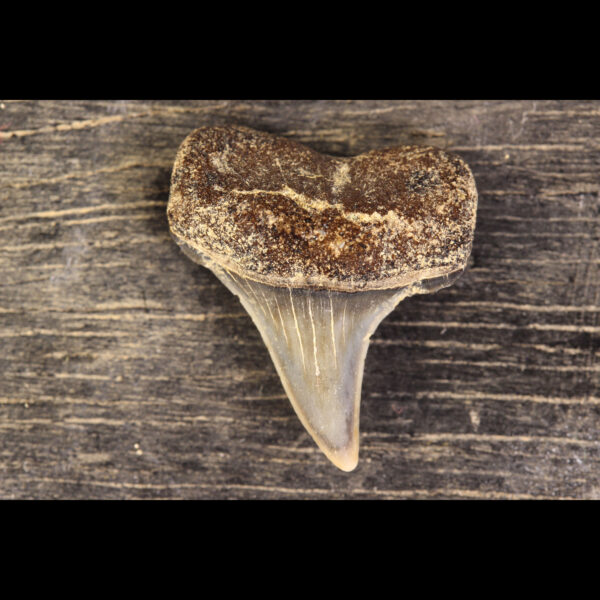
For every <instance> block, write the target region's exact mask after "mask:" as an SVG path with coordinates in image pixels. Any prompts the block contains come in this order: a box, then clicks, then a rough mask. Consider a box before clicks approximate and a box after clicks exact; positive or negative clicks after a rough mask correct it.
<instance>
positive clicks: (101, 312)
mask: <svg viewBox="0 0 600 600" xmlns="http://www.w3.org/2000/svg"><path fill="white" fill-rule="evenodd" d="M221 123H235V124H243V125H247V126H250V127H254V128H256V129H262V130H266V131H270V132H273V133H278V134H281V135H285V136H289V137H291V138H293V139H296V140H299V141H301V142H304V143H306V144H308V145H310V146H311V147H313V148H315V149H317V150H319V151H322V152H328V153H332V154H341V155H352V154H357V153H360V152H363V151H366V150H370V149H372V148H380V147H384V146H390V145H399V144H405V143H422V144H433V145H437V146H439V147H441V148H444V149H448V150H452V151H454V152H457V153H459V154H460V155H461V156H462V157H463V158H464V159H465V160H466V161H467V163H468V164H469V165H470V166H471V168H472V170H473V173H474V175H475V178H476V181H477V185H478V189H479V210H478V224H477V231H476V236H475V244H474V248H473V256H472V265H471V268H470V269H469V271H468V272H467V273H466V275H465V276H464V277H463V278H462V279H461V280H459V282H458V283H457V284H455V285H454V286H453V287H451V288H448V289H445V290H442V291H440V292H438V293H437V294H434V295H430V296H417V297H413V298H411V299H408V300H405V301H404V302H403V303H401V304H400V305H399V306H398V308H397V309H396V310H395V311H394V312H393V313H392V314H391V315H390V316H389V317H388V318H387V319H385V320H384V322H383V323H382V324H381V326H380V327H379V329H378V330H377V332H376V333H375V335H374V336H373V340H372V344H371V347H370V350H369V354H368V356H367V363H366V367H365V377H364V382H363V402H362V414H361V459H360V463H359V466H358V467H357V469H356V470H355V471H353V472H351V473H343V472H341V471H338V470H337V469H336V468H335V467H333V466H332V465H331V464H330V463H329V461H328V460H327V459H326V458H325V457H324V456H323V455H322V454H321V452H320V451H319V450H318V449H317V448H316V446H315V445H314V443H313V442H312V441H311V440H310V438H309V437H308V434H307V433H305V431H304V429H303V428H302V426H301V424H300V422H299V421H298V419H297V418H296V416H295V415H294V413H293V411H292V408H291V406H290V404H289V402H288V401H287V400H286V398H285V396H284V393H283V389H282V387H281V384H280V383H279V380H278V377H277V374H276V372H275V369H274V367H273V366H272V364H271V362H270V359H269V356H268V354H267V351H266V349H265V347H264V345H263V343H262V341H261V339H260V336H259V334H258V332H257V331H256V329H255V328H254V326H253V324H252V322H251V320H250V318H249V317H248V316H247V315H246V314H245V312H244V310H243V309H242V307H241V305H240V304H239V302H238V300H237V299H236V298H235V297H234V296H232V295H231V294H230V293H229V292H228V291H227V290H226V289H225V288H224V287H223V286H222V285H220V284H219V282H218V281H217V280H216V278H215V277H214V276H213V275H212V274H211V273H210V272H209V271H207V270H205V269H203V268H202V267H200V266H198V265H195V264H193V263H192V262H191V261H189V260H188V259H187V258H185V257H184V256H183V254H182V253H181V252H180V251H179V250H178V248H177V247H176V246H175V244H174V243H173V242H172V241H171V239H170V238H169V235H168V233H167V221H166V216H165V208H166V202H167V197H168V187H169V176H170V169H171V166H172V163H173V159H174V156H175V153H176V150H177V147H178V145H179V144H180V142H181V141H182V140H183V138H184V137H185V136H186V135H187V134H188V133H189V132H190V131H191V130H192V129H194V128H195V127H198V126H200V125H203V124H221ZM599 139H600V102H575V101H537V102H533V101H527V102H521V101H511V102H508V101H497V102H496V101H495V102H473V101H461V102H455V101H444V102H429V101H423V102H421V101H419V102H417V101H408V102H392V101H352V102H345V101H301V102H294V101H285V102H282V101H264V102H263V101H261V102H258V101H251V102H242V101H222V102H221V101H194V102H190V101H185V102H175V101H169V102H164V101H161V102H143V101H136V102H129V101H127V102H120V101H77V102H73V101H68V102H66V101H62V102H55V101H6V100H5V101H0V344H1V350H0V369H1V371H0V498H4V499H7V498H269V499H272V498H318V499H324V498H359V499H362V498H390V499H395V498H598V497H600V431H599V430H600V392H598V390H597V386H598V375H599V372H600V361H599V362H596V360H597V358H598V351H599V348H600V343H599V340H600V337H599V333H600V323H599V322H598V314H599V312H600V303H599V300H600V287H599V274H598V268H599V265H600V245H599V238H600V228H599V219H600V215H599V212H600V196H599V194H600V175H599V171H598V169H599V167H600V143H599V141H598V140H599Z"/></svg>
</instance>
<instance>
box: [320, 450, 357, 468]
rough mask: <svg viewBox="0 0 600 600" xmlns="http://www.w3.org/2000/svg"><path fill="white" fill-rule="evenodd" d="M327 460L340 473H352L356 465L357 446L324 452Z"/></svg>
mask: <svg viewBox="0 0 600 600" xmlns="http://www.w3.org/2000/svg"><path fill="white" fill-rule="evenodd" d="M325 455H326V456H327V458H328V459H329V460H330V461H331V462H332V463H333V464H334V465H335V466H336V467H337V468H338V469H340V470H341V471H345V472H349V471H354V469H356V466H357V465H358V445H356V446H351V447H349V448H343V449H341V450H335V451H328V452H325Z"/></svg>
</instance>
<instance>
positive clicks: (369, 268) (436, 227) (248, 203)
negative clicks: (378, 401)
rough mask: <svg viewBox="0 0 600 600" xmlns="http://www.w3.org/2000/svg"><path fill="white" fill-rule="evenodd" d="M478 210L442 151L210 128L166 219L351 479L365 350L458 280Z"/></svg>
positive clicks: (463, 168)
mask: <svg viewBox="0 0 600 600" xmlns="http://www.w3.org/2000/svg"><path fill="white" fill-rule="evenodd" d="M476 208H477V191H476V188H475V182H474V179H473V176H472V174H471V171H470V170H469V168H468V166H467V165H466V164H465V163H464V162H463V161H462V160H461V159H460V158H459V157H457V156H455V155H452V154H450V153H447V152H444V151H442V150H439V149H437V148H433V147H428V146H425V147H421V146H404V147H398V148H387V149H383V150H374V151H371V152H369V153H366V154H362V155H359V156H355V157H351V158H339V157H331V156H325V155H322V154H319V153H317V152H315V151H313V150H311V149H309V148H307V147H305V146H303V145H301V144H299V143H297V142H294V141H291V140H288V139H284V138H280V137H276V136H273V135H270V134H267V133H263V132H258V131H254V130H252V129H248V128H245V127H203V128H200V129H197V130H195V131H194V132H192V133H191V134H190V135H189V136H188V137H187V138H186V139H185V140H184V142H183V143H182V145H181V147H180V149H179V151H178V154H177V157H176V160H175V165H174V168H173V173H172V177H171V193H170V197H169V204H168V208H167V214H168V219H169V224H170V230H171V233H172V235H173V237H174V239H175V241H176V242H177V243H178V244H179V245H180V247H181V248H182V250H183V251H184V253H185V254H186V255H187V256H188V257H190V258H191V259H192V260H194V261H195V262H198V263H200V264H202V265H204V266H205V267H207V268H209V269H210V270H211V271H213V273H214V274H215V275H216V276H217V277H218V278H219V279H220V281H221V282H222V283H223V284H224V285H225V286H226V287H227V288H228V289H229V290H230V291H231V292H232V293H234V294H235V295H236V296H238V297H239V299H240V301H241V303H242V305H243V306H244V308H245V309H246V311H247V312H248V314H249V315H250V316H251V318H252V320H253V322H254V323H255V325H256V327H257V328H258V330H259V331H260V333H261V336H262V338H263V340H264V342H265V345H266V346H267V349H268V350H269V353H270V355H271V358H272V360H273V363H274V365H275V368H276V370H277V372H278V374H279V376H280V379H281V382H282V385H283V387H284V389H285V391H286V394H287V396H288V398H289V399H290V401H291V403H292V406H293V408H294V410H295V412H296V414H297V415H298V417H299V419H300V421H301V422H302V424H303V425H304V427H305V428H306V430H307V431H308V432H309V433H310V435H311V436H312V438H313V439H314V441H315V442H316V444H317V445H318V446H319V448H321V450H322V451H323V452H324V453H325V455H326V456H327V457H328V458H329V459H330V460H331V461H332V462H333V463H334V464H335V465H336V466H337V467H338V468H340V469H342V470H344V471H351V470H352V469H354V468H355V467H356V465H357V463H358V447H359V414H360V392H361V386H362V378H363V370H364V362H365V357H366V353H367V349H368V345H369V339H370V337H371V335H372V334H373V332H374V331H375V329H376V328H377V326H378V325H379V323H380V322H381V321H382V320H383V318H385V316H386V315H388V314H389V313H390V312H391V311H392V310H393V309H394V308H395V306H396V305H397V304H398V302H400V301H401V300H402V299H404V298H406V297H408V296H410V295H413V294H419V293H428V292H433V291H436V290H438V289H440V288H442V287H445V286H447V285H450V284H451V283H452V282H453V281H454V280H455V279H456V278H458V277H459V276H460V275H461V274H462V272H463V271H464V269H465V267H466V264H467V259H468V257H469V254H470V251H471V246H472V241H473V233H474V229H475V216H476Z"/></svg>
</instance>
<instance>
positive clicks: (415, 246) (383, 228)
mask: <svg viewBox="0 0 600 600" xmlns="http://www.w3.org/2000/svg"><path fill="white" fill-rule="evenodd" d="M476 208H477V191H476V188H475V181H474V179H473V176H472V174H471V171H470V170H469V168H468V166H467V165H466V164H465V163H464V162H463V161H462V160H461V159H460V158H459V157H458V156H454V155H451V154H449V153H447V152H444V151H442V150H439V149H437V148H433V147H429V146H404V147H398V148H387V149H382V150H373V151H372V152H368V153H366V154H362V155H360V156H356V157H352V158H337V157H335V158H334V157H330V156H325V155H323V154H319V153H318V152H315V151H314V150H311V149H310V148H307V147H306V146H303V145H302V144H299V143H297V142H294V141H292V140H288V139H285V138H280V137H276V136H273V135H270V134H267V133H262V132H258V131H253V130H251V129H248V128H244V127H204V128H201V129H197V130H195V131H194V132H192V133H191V134H190V135H189V136H188V137H187V139H186V140H185V141H184V142H183V144H182V145H181V147H180V149H179V152H178V154H177V158H176V161H175V166H174V169H173V173H172V179H171V196H170V199H169V206H168V217H169V222H170V227H171V231H172V233H173V235H174V236H175V238H176V240H177V241H179V242H180V243H182V244H185V245H186V246H187V247H188V248H189V247H191V248H193V249H194V250H195V251H196V252H197V253H198V256H199V259H200V260H201V261H206V260H211V261H214V262H216V263H217V264H219V265H221V266H224V267H226V268H228V269H230V270H232V271H234V272H237V273H239V274H240V275H243V276H245V277H248V278H250V279H253V280H255V281H259V282H262V283H267V284H271V285H277V286H290V287H310V288H328V289H336V290H339V291H356V290H358V289H385V288H392V287H397V286H399V285H410V284H411V283H413V282H415V281H419V280H421V279H424V278H432V277H438V276H442V275H445V274H447V273H450V272H453V271H455V270H457V269H460V268H463V267H464V266H465V265H466V261H467V258H468V256H469V253H470V251H471V244H472V240H473V232H474V228H475V214H476Z"/></svg>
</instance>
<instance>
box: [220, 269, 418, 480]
mask: <svg viewBox="0 0 600 600" xmlns="http://www.w3.org/2000/svg"><path fill="white" fill-rule="evenodd" d="M216 274H217V276H218V277H219V279H221V281H222V282H223V283H224V284H225V285H226V286H227V287H228V288H229V289H230V290H231V291H232V292H233V293H234V294H236V295H237V296H238V297H239V298H240V300H241V302H242V304H243V305H244V307H245V308H246V310H247V311H248V313H249V314H250V316H251V317H252V319H253V321H254V323H255V324H256V326H257V327H258V330H259V331H260V333H261V335H262V337H263V340H264V342H265V344H266V346H267V348H268V350H269V353H270V354H271V358H272V360H273V363H274V364H275V367H276V369H277V372H278V373H279V376H280V378H281V382H282V384H283V387H284V389H285V391H286V393H287V395H288V398H289V399H290V401H291V403H292V406H293V407H294V410H295V411H296V414H297V415H298V417H299V418H300V421H301V422H302V424H303V425H304V427H305V428H306V429H307V431H308V432H309V433H310V435H311V436H312V437H313V439H314V440H315V442H316V443H317V445H318V446H319V448H321V450H322V451H323V452H324V453H325V455H326V456H327V457H328V458H329V459H330V460H331V462H333V463H334V464H335V465H336V466H337V467H338V468H340V469H342V470H343V471H351V470H353V469H354V468H355V467H356V465H357V462H358V438H359V433H358V424H359V412H360V390H361V385H362V377H363V368H364V362H365V356H366V354H367V349H368V344H369V338H370V337H371V335H372V333H373V332H374V331H375V329H376V328H377V325H379V323H380V322H381V320H382V319H383V318H384V317H385V316H386V315H387V314H388V313H389V312H390V311H391V310H393V308H394V307H395V306H396V304H397V303H398V302H399V300H401V299H402V298H403V297H404V296H405V295H406V293H407V292H406V288H402V289H395V290H381V291H369V292H358V293H347V292H334V291H328V290H308V289H299V288H280V287H273V286H269V285H265V284H262V283H257V282H255V281H250V280H248V279H245V278H242V277H241V276H239V275H234V274H233V273H231V272H230V271H223V270H219V271H217V272H216Z"/></svg>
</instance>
